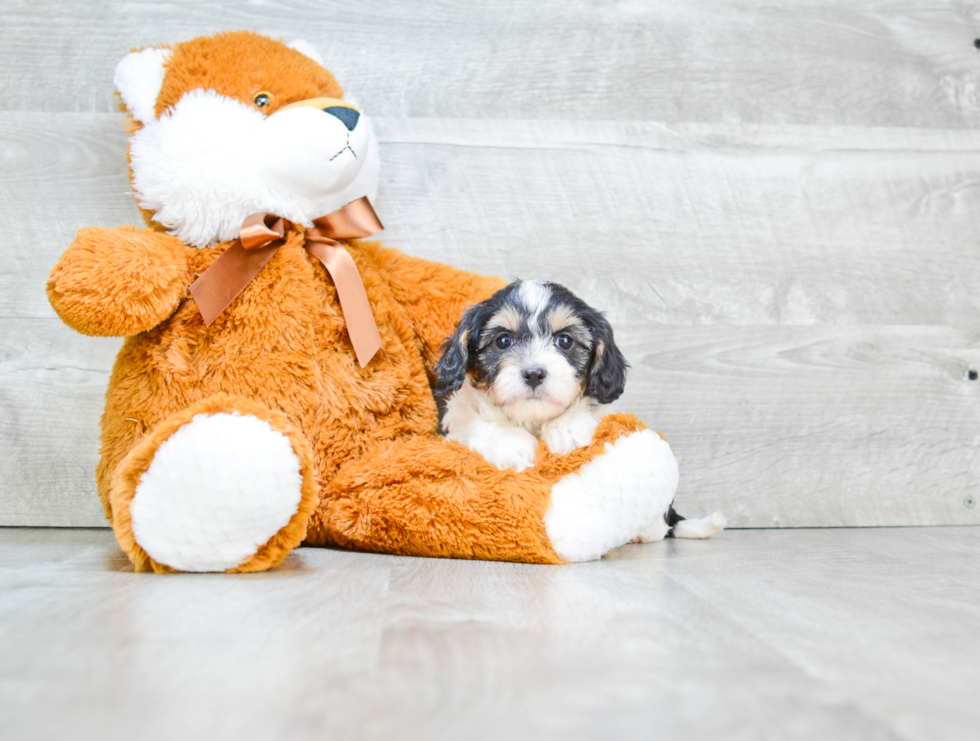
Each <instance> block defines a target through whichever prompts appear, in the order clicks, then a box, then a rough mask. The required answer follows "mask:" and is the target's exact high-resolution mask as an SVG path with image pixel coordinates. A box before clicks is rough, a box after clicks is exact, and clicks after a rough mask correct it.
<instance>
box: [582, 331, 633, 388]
mask: <svg viewBox="0 0 980 741" xmlns="http://www.w3.org/2000/svg"><path fill="white" fill-rule="evenodd" d="M591 329H592V338H593V341H594V342H595V347H594V348H593V357H592V366H591V367H590V368H589V380H588V382H587V383H586V385H585V395H586V396H591V397H592V398H593V399H595V400H596V401H598V402H599V403H600V404H610V403H612V402H614V401H616V399H618V398H619V397H620V396H622V395H623V389H625V388H626V369H627V368H629V367H630V366H629V363H627V362H626V358H624V357H623V353H621V352H620V351H619V348H618V347H616V342H615V341H614V340H613V331H612V327H610V326H609V322H607V321H606V319H605V317H603V316H602V315H601V314H599V313H596V315H595V317H593V321H592V323H591Z"/></svg>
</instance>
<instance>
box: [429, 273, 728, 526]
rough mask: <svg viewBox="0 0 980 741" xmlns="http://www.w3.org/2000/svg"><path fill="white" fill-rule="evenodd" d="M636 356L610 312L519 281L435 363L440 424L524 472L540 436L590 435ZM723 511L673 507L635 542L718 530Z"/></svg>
mask: <svg viewBox="0 0 980 741" xmlns="http://www.w3.org/2000/svg"><path fill="white" fill-rule="evenodd" d="M628 368H629V364H628V363H627V362H626V359H625V358H624V357H623V354H622V353H621V352H620V351H619V348H618V347H617V346H616V342H615V340H614V339H613V330H612V327H610V326H609V322H607V321H606V319H605V317H603V315H602V314H601V313H600V312H598V311H596V310H595V309H593V308H592V307H590V306H589V305H588V304H586V303H585V302H584V301H582V300H581V299H580V298H578V297H577V296H575V295H574V294H573V293H572V292H571V291H569V290H568V289H567V288H565V287H563V286H560V285H558V284H556V283H547V282H543V281H535V280H525V281H516V282H514V283H511V284H510V285H509V286H507V287H505V288H502V289H501V290H499V291H497V293H495V294H494V295H493V296H491V297H490V298H489V299H487V300H486V301H484V302H483V303H480V304H476V305H475V306H472V307H470V308H469V309H468V310H467V311H466V313H465V314H464V315H463V318H462V320H461V321H460V323H459V326H458V327H457V328H456V331H455V333H454V334H453V335H452V337H450V338H449V339H448V340H446V343H445V345H443V348H442V357H441V358H440V359H439V362H438V363H437V364H436V374H437V376H438V379H437V382H436V386H435V394H436V398H437V400H439V402H440V412H441V425H442V431H443V433H444V434H445V435H446V437H447V438H448V439H450V440H456V441H457V442H460V443H462V444H463V445H466V446H467V447H469V448H471V449H473V450H475V451H476V452H478V453H480V454H481V455H482V456H483V457H484V458H486V459H487V461H489V462H490V463H492V464H493V465H495V466H497V467H498V468H513V469H514V470H515V471H523V470H524V469H525V468H528V467H529V466H530V465H531V464H533V463H534V458H535V455H536V453H537V449H538V443H539V440H544V441H545V443H546V444H547V445H548V449H549V450H551V452H552V453H556V454H558V455H564V454H566V453H570V452H571V451H573V450H575V448H578V447H581V446H583V445H588V444H589V443H590V442H591V441H592V434H593V432H595V428H596V425H597V424H598V421H599V418H600V417H601V416H602V414H603V406H604V405H605V404H609V403H611V402H613V401H615V400H616V399H618V398H619V397H620V396H621V395H622V393H623V389H624V387H625V385H626V371H627V369H628ZM724 527H725V519H724V517H723V516H722V515H721V513H720V512H715V513H714V514H712V515H710V516H709V517H704V518H701V519H697V520H686V519H685V518H683V517H681V516H680V515H678V514H677V513H676V512H675V511H674V508H673V506H671V507H670V508H669V509H668V511H667V512H665V513H664V514H663V515H661V516H660V517H659V518H658V519H657V521H656V522H655V523H654V524H653V525H652V526H650V527H649V528H647V529H646V530H645V531H644V532H643V533H641V534H640V535H639V536H637V537H636V538H635V539H634V540H633V541H632V542H634V543H649V542H653V541H656V540H662V539H663V538H664V537H679V538H710V537H711V536H712V535H714V534H715V533H716V532H718V531H719V530H721V529H722V528H724Z"/></svg>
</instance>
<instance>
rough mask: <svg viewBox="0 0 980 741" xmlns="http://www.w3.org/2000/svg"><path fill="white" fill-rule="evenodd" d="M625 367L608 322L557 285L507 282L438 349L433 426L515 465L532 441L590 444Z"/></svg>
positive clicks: (562, 449)
mask: <svg viewBox="0 0 980 741" xmlns="http://www.w3.org/2000/svg"><path fill="white" fill-rule="evenodd" d="M628 367H629V366H628V365H627V363H626V359H625V358H624V357H623V354H622V353H621V352H620V351H619V348H618V347H616V343H615V341H614V340H613V331H612V327H610V326H609V322H607V321H606V320H605V318H604V317H603V316H602V314H600V313H599V312H598V311H596V310H595V309H593V308H591V307H590V306H588V305H587V304H586V303H585V302H584V301H582V300H581V299H579V298H578V297H576V296H575V295H573V294H572V293H571V291H569V290H568V289H567V288H564V287H563V286H560V285H557V284H556V283H545V282H543V281H535V280H525V281H517V282H515V283H511V284H510V285H509V286H507V287H506V288H502V289H501V290H500V291H498V292H497V293H495V294H494V295H493V296H491V297H490V298H489V299H487V300H486V301H484V302H483V303H480V304H477V305H476V306H473V307H471V308H470V309H469V310H468V311H467V312H466V314H465V315H464V316H463V319H462V321H461V322H460V324H459V327H457V329H456V332H455V334H453V336H452V337H450V338H449V339H448V340H447V341H446V344H445V346H444V347H443V354H442V358H441V359H440V360H439V363H438V364H437V365H436V373H437V374H438V383H437V385H436V388H435V392H436V394H437V396H439V397H443V398H444V399H445V413H444V415H443V418H442V426H443V430H444V431H445V433H446V437H448V438H449V439H450V440H456V441H458V442H460V443H462V444H463V445H466V446H467V447H469V448H472V449H473V450H475V451H477V452H478V453H480V454H481V455H482V456H483V457H484V458H486V459H487V460H488V461H489V462H490V463H493V464H494V465H495V466H497V467H498V468H513V469H514V470H516V471H523V470H524V469H525V468H527V467H528V466H530V465H531V464H532V463H533V462H534V456H535V453H536V451H537V449H538V441H539V439H540V440H544V441H545V442H546V443H547V445H548V448H549V449H550V450H551V451H552V452H553V453H558V454H564V453H570V452H571V451H572V450H574V449H575V448H578V447H581V446H583V445H587V444H588V443H589V442H591V440H592V433H593V432H594V431H595V428H596V425H597V424H598V418H599V417H600V416H601V410H600V406H601V405H603V404H608V403H610V402H612V401H615V400H616V399H618V398H619V397H620V395H621V394H622V393H623V387H624V386H625V385H626V369H627V368H628Z"/></svg>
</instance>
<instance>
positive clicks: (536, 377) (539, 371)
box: [521, 368, 548, 389]
mask: <svg viewBox="0 0 980 741" xmlns="http://www.w3.org/2000/svg"><path fill="white" fill-rule="evenodd" d="M521 375H522V376H524V383H526V384H527V385H528V386H530V387H531V388H533V389H536V388H537V387H538V386H540V385H541V382H542V381H543V380H544V379H545V378H546V377H547V375H548V374H547V372H545V370H544V368H527V369H525V370H523V371H521Z"/></svg>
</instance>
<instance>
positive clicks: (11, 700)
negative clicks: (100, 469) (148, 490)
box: [0, 528, 980, 741]
mask: <svg viewBox="0 0 980 741" xmlns="http://www.w3.org/2000/svg"><path fill="white" fill-rule="evenodd" d="M978 547H980V528H898V529H887V528H880V529H875V530H870V529H850V530H847V529H825V530H818V531H815V530H781V531H779V530H743V531H729V532H724V533H721V534H719V535H718V536H716V538H715V539H713V540H711V541H703V542H699V541H666V542H661V543H651V544H648V545H642V546H640V545H635V546H625V547H623V548H620V549H618V550H616V551H614V552H613V553H612V554H611V555H610V556H608V557H607V558H605V559H603V560H602V561H598V562H593V563H589V564H579V565H574V566H557V567H556V566H532V565H523V564H504V563H486V562H468V561H450V560H442V559H414V558H393V557H387V556H379V555H374V554H360V553H347V552H343V551H333V550H326V549H308V548H301V549H298V550H296V551H295V552H293V553H292V554H291V555H290V556H289V557H288V558H287V560H286V561H285V563H284V564H283V565H282V566H281V567H280V568H278V569H276V570H275V571H272V572H268V573H264V574H255V575H251V574H250V575H236V576H233V577H228V576H215V575H189V574H178V575H171V576H168V577H157V576H154V575H148V574H135V573H133V572H132V569H131V567H130V565H129V564H128V562H126V560H125V558H124V557H123V556H122V554H120V553H119V551H118V549H117V547H116V544H115V543H114V541H113V538H112V534H111V533H109V532H107V531H104V530H102V531H97V530H63V529H62V530H33V529H10V528H6V529H4V528H0V634H2V635H3V636H4V640H3V641H0V732H2V733H3V735H4V737H5V738H16V739H20V738H31V739H48V738H52V739H53V738H65V737H66V736H67V737H71V738H72V739H78V740H79V741H87V740H88V739H96V738H97V739H100V741H115V740H116V739H127V740H128V739H133V738H139V739H145V740H146V741H155V740H156V739H173V738H187V739H198V738H201V739H214V738H229V739H232V738H289V739H295V741H305V740H306V739H323V738H331V739H392V738H398V739H404V741H416V740H417V739H426V740H432V741H435V740H441V739H460V738H467V739H478V740H479V739H501V738H507V739H515V740H516V741H523V740H524V739H535V740H537V739H542V738H563V739H569V741H578V740H579V739H595V738H627V737H641V738H646V737H654V738H660V737H665V738H683V739H690V741H702V740H703V739H712V740H714V739H719V738H724V739H745V741H749V740H754V739H759V738H773V739H798V740H801V741H809V740H811V739H812V740H814V741H816V740H818V739H819V740H820V741H824V740H825V739H842V740H843V741H850V740H851V739H854V740H855V741H858V740H860V741H867V740H868V739H871V740H873V741H879V740H882V741H884V740H887V741H899V740H901V741H946V740H947V739H948V740H950V741H959V740H960V739H968V738H972V736H973V735H974V730H975V729H976V727H977V724H978V722H980V711H978V708H977V704H976V703H975V702H974V701H973V700H974V695H975V688H976V686H977V683H978V681H980V671H978V668H977V665H976V662H975V661H974V660H973V657H974V656H975V655H976V654H977V653H978V651H980V637H978V635H977V631H976V629H975V627H976V620H977V613H978V604H977V599H976V594H977V589H978V587H980V577H978V575H977V573H976V569H975V562H976V558H975V556H976V551H977V548H978Z"/></svg>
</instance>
